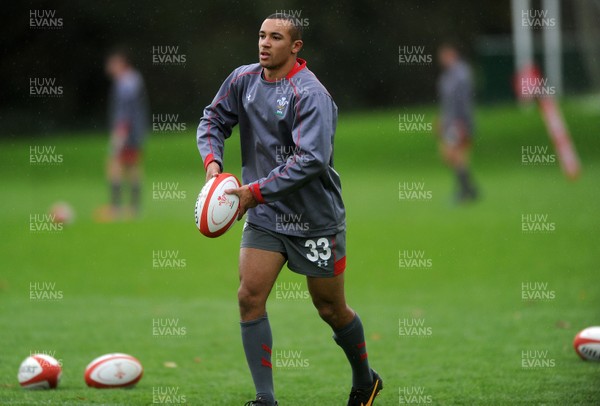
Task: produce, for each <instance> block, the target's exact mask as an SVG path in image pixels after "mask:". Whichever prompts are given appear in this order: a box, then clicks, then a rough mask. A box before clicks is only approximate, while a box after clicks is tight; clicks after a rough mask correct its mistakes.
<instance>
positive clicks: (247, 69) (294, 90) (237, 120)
mask: <svg viewBox="0 0 600 406" xmlns="http://www.w3.org/2000/svg"><path fill="white" fill-rule="evenodd" d="M236 124H239V126H240V143H241V151H242V181H243V183H244V184H247V185H249V186H250V190H251V191H252V194H253V195H254V197H255V198H256V200H257V201H258V202H260V203H261V204H259V205H258V206H257V207H255V208H253V209H249V210H248V218H247V221H248V223H250V224H254V225H257V226H260V227H264V228H266V229H268V230H271V231H274V232H279V233H281V228H279V229H277V228H276V223H277V222H281V221H292V219H293V221H301V222H302V223H306V224H307V225H308V226H307V227H300V228H298V227H290V228H289V229H288V230H289V231H286V232H284V234H289V235H296V236H302V237H316V236H326V235H332V234H336V233H338V232H340V231H343V230H344V229H345V217H346V215H345V209H344V203H343V201H342V194H341V183H340V177H339V175H338V173H337V172H336V171H335V170H334V169H333V150H334V148H333V145H334V136H335V129H336V125H337V106H336V105H335V103H334V102H333V99H332V98H331V96H330V95H329V93H328V92H327V89H325V87H324V86H323V85H322V84H321V82H319V80H318V79H317V78H316V76H315V75H314V74H313V73H312V72H311V71H310V70H308V68H307V67H306V61H304V60H302V59H300V58H298V60H297V63H296V65H295V67H294V68H293V69H292V71H291V72H290V73H289V74H288V75H287V76H286V77H285V78H284V79H281V80H277V81H275V82H270V81H267V80H265V79H264V77H263V75H262V67H261V66H260V64H258V63H256V64H252V65H245V66H240V67H239V68H237V69H235V70H234V71H233V72H232V73H231V74H230V75H229V77H228V78H227V79H226V80H225V82H223V84H222V85H221V88H220V89H219V92H218V93H217V95H216V96H215V98H214V100H213V102H212V103H211V104H210V105H209V106H207V107H206V108H205V109H204V115H203V116H202V118H201V119H200V125H199V126H198V131H197V143H198V149H199V151H200V155H201V156H202V160H203V162H204V166H205V167H207V166H208V164H210V163H211V162H213V161H216V162H217V163H218V164H219V165H220V166H221V168H223V147H224V142H225V139H226V138H229V136H230V135H231V131H232V128H233V127H234V126H235V125H236Z"/></svg>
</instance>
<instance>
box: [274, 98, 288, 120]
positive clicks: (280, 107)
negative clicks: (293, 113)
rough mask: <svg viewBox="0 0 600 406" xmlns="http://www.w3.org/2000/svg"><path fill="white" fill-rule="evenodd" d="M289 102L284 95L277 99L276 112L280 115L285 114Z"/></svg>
mask: <svg viewBox="0 0 600 406" xmlns="http://www.w3.org/2000/svg"><path fill="white" fill-rule="evenodd" d="M289 103H290V102H289V100H287V98H286V97H285V96H282V97H281V98H279V99H277V110H275V114H277V115H278V116H283V112H284V110H285V106H287V105H288V104H289Z"/></svg>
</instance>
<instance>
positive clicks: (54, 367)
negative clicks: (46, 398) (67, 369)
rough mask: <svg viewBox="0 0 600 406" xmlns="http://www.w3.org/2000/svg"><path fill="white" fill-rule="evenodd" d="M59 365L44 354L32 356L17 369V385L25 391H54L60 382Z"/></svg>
mask: <svg viewBox="0 0 600 406" xmlns="http://www.w3.org/2000/svg"><path fill="white" fill-rule="evenodd" d="M61 374H62V368H61V367H60V363H59V362H58V361H57V360H56V359H54V358H53V357H51V356H49V355H46V354H33V355H31V356H29V357H27V358H25V361H23V362H22V363H21V366H20V367H19V374H18V375H17V378H18V379H19V384H21V386H22V387H24V388H26V389H55V388H56V387H57V386H58V382H59V381H60V375H61Z"/></svg>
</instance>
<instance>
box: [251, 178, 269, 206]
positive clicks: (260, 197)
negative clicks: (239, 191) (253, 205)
mask: <svg viewBox="0 0 600 406" xmlns="http://www.w3.org/2000/svg"><path fill="white" fill-rule="evenodd" d="M249 186H250V192H252V195H253V196H254V198H255V199H256V201H257V202H259V203H260V204H263V203H265V199H264V198H263V195H262V193H260V187H259V186H258V182H256V183H251V184H250V185H249Z"/></svg>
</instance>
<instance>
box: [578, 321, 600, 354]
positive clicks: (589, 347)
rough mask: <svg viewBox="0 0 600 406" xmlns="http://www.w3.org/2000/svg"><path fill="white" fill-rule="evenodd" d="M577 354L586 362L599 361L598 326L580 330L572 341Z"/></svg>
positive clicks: (599, 334) (599, 331)
mask: <svg viewBox="0 0 600 406" xmlns="http://www.w3.org/2000/svg"><path fill="white" fill-rule="evenodd" d="M573 347H575V351H576V352H577V354H578V355H579V356H580V357H581V358H582V359H583V360H587V361H600V326H594V327H588V328H586V329H583V330H581V331H580V332H579V333H577V335H576V336H575V339H574V340H573Z"/></svg>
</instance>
